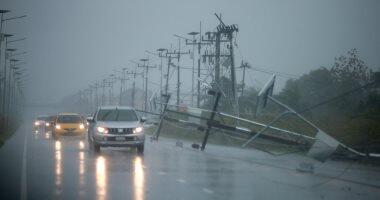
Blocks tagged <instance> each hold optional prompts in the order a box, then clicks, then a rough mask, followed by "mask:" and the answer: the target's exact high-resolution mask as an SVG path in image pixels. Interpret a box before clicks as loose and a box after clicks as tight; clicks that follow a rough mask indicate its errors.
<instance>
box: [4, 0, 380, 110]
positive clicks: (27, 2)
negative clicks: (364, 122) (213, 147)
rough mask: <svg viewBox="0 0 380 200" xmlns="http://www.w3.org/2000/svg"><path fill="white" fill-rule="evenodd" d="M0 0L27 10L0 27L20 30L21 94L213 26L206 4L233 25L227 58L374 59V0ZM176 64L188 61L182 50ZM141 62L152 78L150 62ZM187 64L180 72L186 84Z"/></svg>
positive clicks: (75, 85)
mask: <svg viewBox="0 0 380 200" xmlns="http://www.w3.org/2000/svg"><path fill="white" fill-rule="evenodd" d="M0 7H1V9H10V10H12V11H13V12H12V13H11V14H8V15H7V17H12V16H17V15H22V14H27V15H28V17H27V19H26V20H19V21H13V22H7V23H6V24H5V27H4V28H5V32H7V33H14V34H17V35H18V36H17V37H15V39H16V38H19V37H24V36H26V37H28V40H27V42H19V43H17V44H16V43H14V45H13V46H15V47H16V48H20V49H25V50H26V51H27V52H28V55H27V56H24V58H25V60H26V61H27V63H28V64H27V65H25V67H26V68H28V73H29V74H30V78H29V80H28V87H27V97H28V99H29V100H30V101H33V102H35V101H41V102H52V101H57V100H60V99H61V98H62V97H63V96H66V95H68V94H71V93H74V92H76V91H77V90H79V89H83V88H84V87H86V86H87V85H89V84H90V83H93V82H94V81H95V80H100V79H101V78H102V77H103V76H104V75H108V74H110V73H112V70H114V69H120V68H121V67H130V68H132V67H133V64H131V63H130V62H129V60H138V59H140V58H142V57H146V56H147V54H146V53H145V50H155V49H157V48H159V47H166V48H169V47H170V45H171V44H173V46H174V47H176V46H177V39H176V38H175V37H173V34H181V35H186V33H188V32H191V31H197V30H198V27H199V22H200V21H202V24H203V27H202V28H203V30H213V29H214V28H215V27H216V25H218V21H217V19H216V18H215V16H214V13H222V16H223V20H224V22H225V23H227V24H238V26H239V29H240V31H239V33H238V35H237V45H238V49H236V51H235V52H236V65H239V64H240V62H241V59H244V60H246V61H248V62H249V63H250V64H251V65H253V66H254V67H260V68H266V69H268V70H274V71H280V72H283V73H289V74H295V75H301V74H303V73H307V72H308V71H310V70H311V69H315V68H317V67H319V66H331V65H332V64H333V62H334V57H335V56H338V55H341V54H345V53H346V52H347V51H348V50H349V49H351V48H357V49H358V51H359V54H360V56H361V57H362V58H363V59H364V60H365V61H367V63H368V65H369V66H371V67H373V68H376V69H378V67H379V66H380V56H379V52H380V38H379V35H380V20H379V19H380V12H378V11H379V10H380V1H377V0H373V1H370V0H362V1H357V0H318V1H311V0H310V1H308V0H277V1H272V0H246V1H238V0H234V1H232V0H223V1H221V0H214V1H205V0H193V1H190V0H186V1H180V0H161V1H157V0H149V1H148V0H112V1H110V0H107V1H106V0H83V1H79V0H64V1H60V0H2V1H1V4H0ZM150 58H151V60H152V61H151V64H159V60H158V59H156V58H153V57H152V56H150ZM182 64H183V65H184V66H191V61H190V60H189V57H188V56H184V59H183V62H182ZM1 65H3V64H1ZM151 72H152V73H151V74H152V76H151V80H152V81H153V82H156V83H158V82H159V78H158V77H159V76H158V71H157V70H152V71H151ZM189 72H190V71H184V72H183V73H182V74H181V75H182V76H183V77H186V78H184V80H183V82H184V83H183V84H184V87H185V88H186V90H187V91H188V89H189V88H190V87H191V85H190V77H191V75H189ZM153 73H155V75H154V74H153ZM268 77H269V75H268V74H264V73H261V72H256V71H250V72H249V74H248V77H247V80H248V82H247V84H249V85H254V86H256V87H258V88H260V87H261V86H262V85H263V84H264V82H265V80H266V79H267V78H268ZM173 79H175V77H173ZM240 80H241V73H240V72H239V73H238V81H240ZM173 81H174V80H173ZM284 81H285V79H283V78H280V79H279V85H283V83H284ZM173 83H174V82H173ZM150 86H151V87H152V89H154V87H156V86H154V84H152V85H150Z"/></svg>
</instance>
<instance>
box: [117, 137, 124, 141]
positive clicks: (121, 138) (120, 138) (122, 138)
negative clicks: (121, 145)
mask: <svg viewBox="0 0 380 200" xmlns="http://www.w3.org/2000/svg"><path fill="white" fill-rule="evenodd" d="M115 140H116V141H124V140H125V137H116V138H115Z"/></svg>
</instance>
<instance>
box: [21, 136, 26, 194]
mask: <svg viewBox="0 0 380 200" xmlns="http://www.w3.org/2000/svg"><path fill="white" fill-rule="evenodd" d="M24 132H25V137H24V150H23V152H22V167H21V193H20V194H21V198H20V199H21V200H25V199H26V198H27V196H26V192H27V191H26V189H27V182H26V181H27V180H26V145H27V134H26V131H24Z"/></svg>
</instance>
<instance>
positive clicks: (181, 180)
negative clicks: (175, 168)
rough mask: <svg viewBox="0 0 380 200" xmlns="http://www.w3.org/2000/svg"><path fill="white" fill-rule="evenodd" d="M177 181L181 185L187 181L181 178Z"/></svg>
mask: <svg viewBox="0 0 380 200" xmlns="http://www.w3.org/2000/svg"><path fill="white" fill-rule="evenodd" d="M177 181H178V182H179V183H186V180H185V179H181V178H179V179H177Z"/></svg>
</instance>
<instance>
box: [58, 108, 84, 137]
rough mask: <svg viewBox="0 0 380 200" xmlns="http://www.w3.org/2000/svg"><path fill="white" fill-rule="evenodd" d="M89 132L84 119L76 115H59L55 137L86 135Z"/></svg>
mask: <svg viewBox="0 0 380 200" xmlns="http://www.w3.org/2000/svg"><path fill="white" fill-rule="evenodd" d="M86 132H87V130H86V125H85V122H84V120H83V117H82V116H80V115H79V114H76V113H60V114H58V115H57V117H56V120H55V123H54V128H53V137H54V138H57V137H59V136H60V135H84V134H85V133H86Z"/></svg>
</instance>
